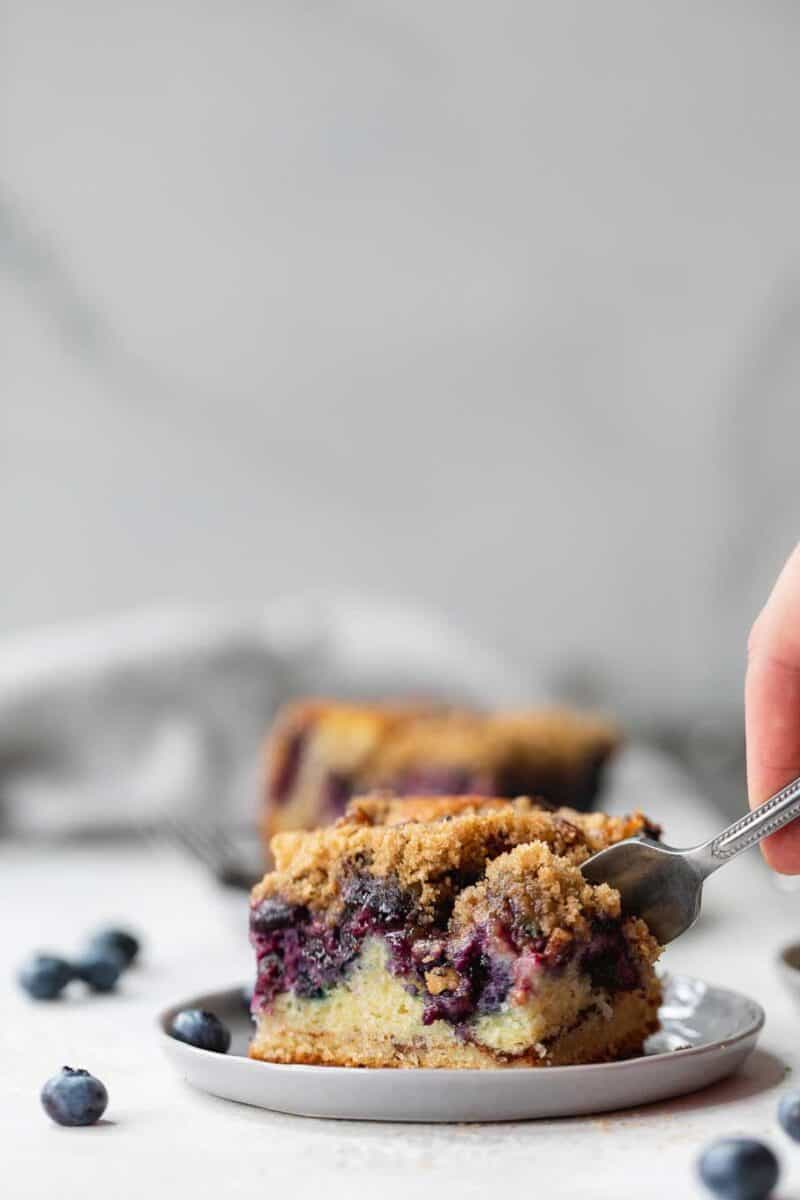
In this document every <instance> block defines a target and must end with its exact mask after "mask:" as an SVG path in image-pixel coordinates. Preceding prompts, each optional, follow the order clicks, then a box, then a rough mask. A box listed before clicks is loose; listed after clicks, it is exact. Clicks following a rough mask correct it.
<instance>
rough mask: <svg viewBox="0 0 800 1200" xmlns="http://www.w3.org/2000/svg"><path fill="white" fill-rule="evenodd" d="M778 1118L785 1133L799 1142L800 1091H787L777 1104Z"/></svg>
mask: <svg viewBox="0 0 800 1200" xmlns="http://www.w3.org/2000/svg"><path fill="white" fill-rule="evenodd" d="M778 1120H779V1121H780V1123H781V1127H782V1129H783V1130H784V1132H785V1133H788V1135H789V1137H790V1138H793V1139H794V1141H796V1142H800V1092H787V1093H786V1095H785V1096H782V1097H781V1102H780V1104H779V1105H778Z"/></svg>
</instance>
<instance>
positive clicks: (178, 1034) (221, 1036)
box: [169, 1008, 231, 1054]
mask: <svg viewBox="0 0 800 1200" xmlns="http://www.w3.org/2000/svg"><path fill="white" fill-rule="evenodd" d="M169 1031H170V1033H171V1035H172V1036H173V1037H174V1038H177V1039H178V1041H179V1042H187V1043H188V1045H190V1046H197V1048H198V1049H199V1050H213V1051H214V1052H215V1053H216V1054H226V1053H227V1050H228V1047H229V1046H230V1044H231V1035H230V1033H229V1031H228V1029H227V1027H226V1026H225V1025H223V1023H222V1021H220V1019H219V1017H217V1016H215V1014H214V1013H212V1012H207V1011H206V1010H205V1009H203V1008H184V1009H183V1010H182V1011H181V1012H179V1013H176V1015H175V1016H174V1017H173V1018H172V1022H171V1023H170V1028H169Z"/></svg>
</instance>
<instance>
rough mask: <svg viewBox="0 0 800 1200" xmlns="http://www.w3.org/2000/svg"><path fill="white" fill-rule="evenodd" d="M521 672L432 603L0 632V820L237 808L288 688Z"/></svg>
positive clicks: (226, 818)
mask: <svg viewBox="0 0 800 1200" xmlns="http://www.w3.org/2000/svg"><path fill="white" fill-rule="evenodd" d="M536 693H537V689H536V688H535V687H534V685H533V681H532V680H531V679H529V678H528V677H527V673H526V672H524V671H522V670H520V669H517V668H515V667H514V666H513V665H511V664H509V663H507V662H504V661H503V660H502V658H501V657H500V656H499V655H497V654H496V653H494V652H492V651H491V650H489V649H487V648H486V647H484V646H482V645H480V644H478V643H477V642H475V641H474V640H472V639H471V638H470V637H468V636H467V635H465V634H464V633H462V632H460V631H459V630H457V629H454V628H453V627H452V626H451V625H449V624H448V623H447V622H445V621H443V620H441V619H440V618H437V617H436V616H435V615H432V614H430V613H427V612H424V611H420V610H419V609H416V608H415V607H414V606H412V605H404V604H400V603H391V602H384V601H377V600H376V601H373V600H360V599H357V598H355V599H354V598H333V599H320V598H314V597H311V598H308V597H306V598H303V597H301V598H296V599H287V600H285V601H281V602H280V603H276V604H274V605H273V606H271V607H270V608H268V609H267V610H266V612H264V613H263V614H262V615H261V616H259V617H257V618H254V619H252V620H250V621H244V620H233V619H230V618H226V617H221V616H219V615H216V614H214V613H209V612H206V611H201V610H196V609H170V610H166V611H157V612H145V613H141V614H136V615H133V616H130V617H124V618H119V619H115V620H111V621H106V622H103V623H98V624H95V625H90V626H83V627H67V628H61V629H57V630H54V631H49V632H42V633H34V634H25V635H22V636H17V637H12V638H7V639H5V641H4V642H0V832H2V833H4V834H20V835H29V836H31V835H48V836H51V835H64V834H71V833H88V832H90V831H95V832H98V831H102V832H109V831H113V830H126V829H136V828H141V827H150V826H154V825H155V826H157V825H158V824H159V823H160V822H174V821H178V822H191V821H193V820H197V821H205V822H207V823H208V824H210V825H213V824H224V823H230V824H232V825H233V824H238V823H246V822H247V821H249V820H252V818H253V816H254V814H255V811H256V806H257V799H258V787H259V784H258V775H259V758H260V747H261V744H262V741H263V736H264V732H265V729H266V727H267V725H268V723H269V721H270V719H271V717H272V715H273V714H274V712H275V710H276V708H277V707H278V705H279V704H280V703H281V702H283V701H284V700H286V699H288V698H290V697H291V696H294V695H303V694H314V695H337V696H346V697H360V698H364V699H378V698H381V697H385V696H387V695H397V696H418V697H432V698H436V699H443V700H451V701H455V702H459V701H460V702H466V703H470V702H472V703H480V704H524V703H527V702H530V701H531V700H535V699H536V698H537V695H536Z"/></svg>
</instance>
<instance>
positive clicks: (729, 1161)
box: [698, 1137, 779, 1200]
mask: <svg viewBox="0 0 800 1200" xmlns="http://www.w3.org/2000/svg"><path fill="white" fill-rule="evenodd" d="M698 1168H699V1171H700V1178H701V1179H702V1181H703V1183H704V1184H705V1185H706V1187H707V1188H708V1189H709V1191H712V1192H713V1193H714V1195H715V1196H721V1197H723V1200H766V1197H767V1196H769V1194H770V1192H771V1191H772V1189H773V1188H774V1187H775V1184H776V1183H777V1182H778V1174H779V1168H778V1160H777V1158H776V1157H775V1155H774V1154H773V1153H772V1151H771V1150H770V1148H769V1146H765V1145H764V1143H763V1142H757V1141H755V1140H754V1139H753V1138H743V1137H740V1138H722V1139H721V1140H720V1141H718V1142H713V1143H712V1144H711V1145H710V1146H709V1147H708V1149H707V1150H704V1151H703V1154H702V1155H701V1157H700V1161H699V1163H698Z"/></svg>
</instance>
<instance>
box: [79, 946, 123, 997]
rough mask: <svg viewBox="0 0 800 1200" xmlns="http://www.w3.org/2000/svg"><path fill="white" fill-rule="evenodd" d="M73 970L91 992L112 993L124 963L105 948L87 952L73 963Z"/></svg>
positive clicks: (118, 956)
mask: <svg viewBox="0 0 800 1200" xmlns="http://www.w3.org/2000/svg"><path fill="white" fill-rule="evenodd" d="M74 969H75V974H76V976H77V977H78V979H82V980H83V982H84V983H88V985H89V987H90V988H91V989H92V991H93V992H112V991H113V990H114V988H115V987H116V986H117V980H118V979H119V977H120V975H121V974H122V972H123V971H124V970H125V962H124V960H123V959H122V957H121V956H120V955H119V954H116V953H114V951H113V950H111V949H110V948H108V947H106V949H104V950H87V952H86V954H83V955H82V956H81V957H80V958H79V959H78V960H77V962H75V963H74Z"/></svg>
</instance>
